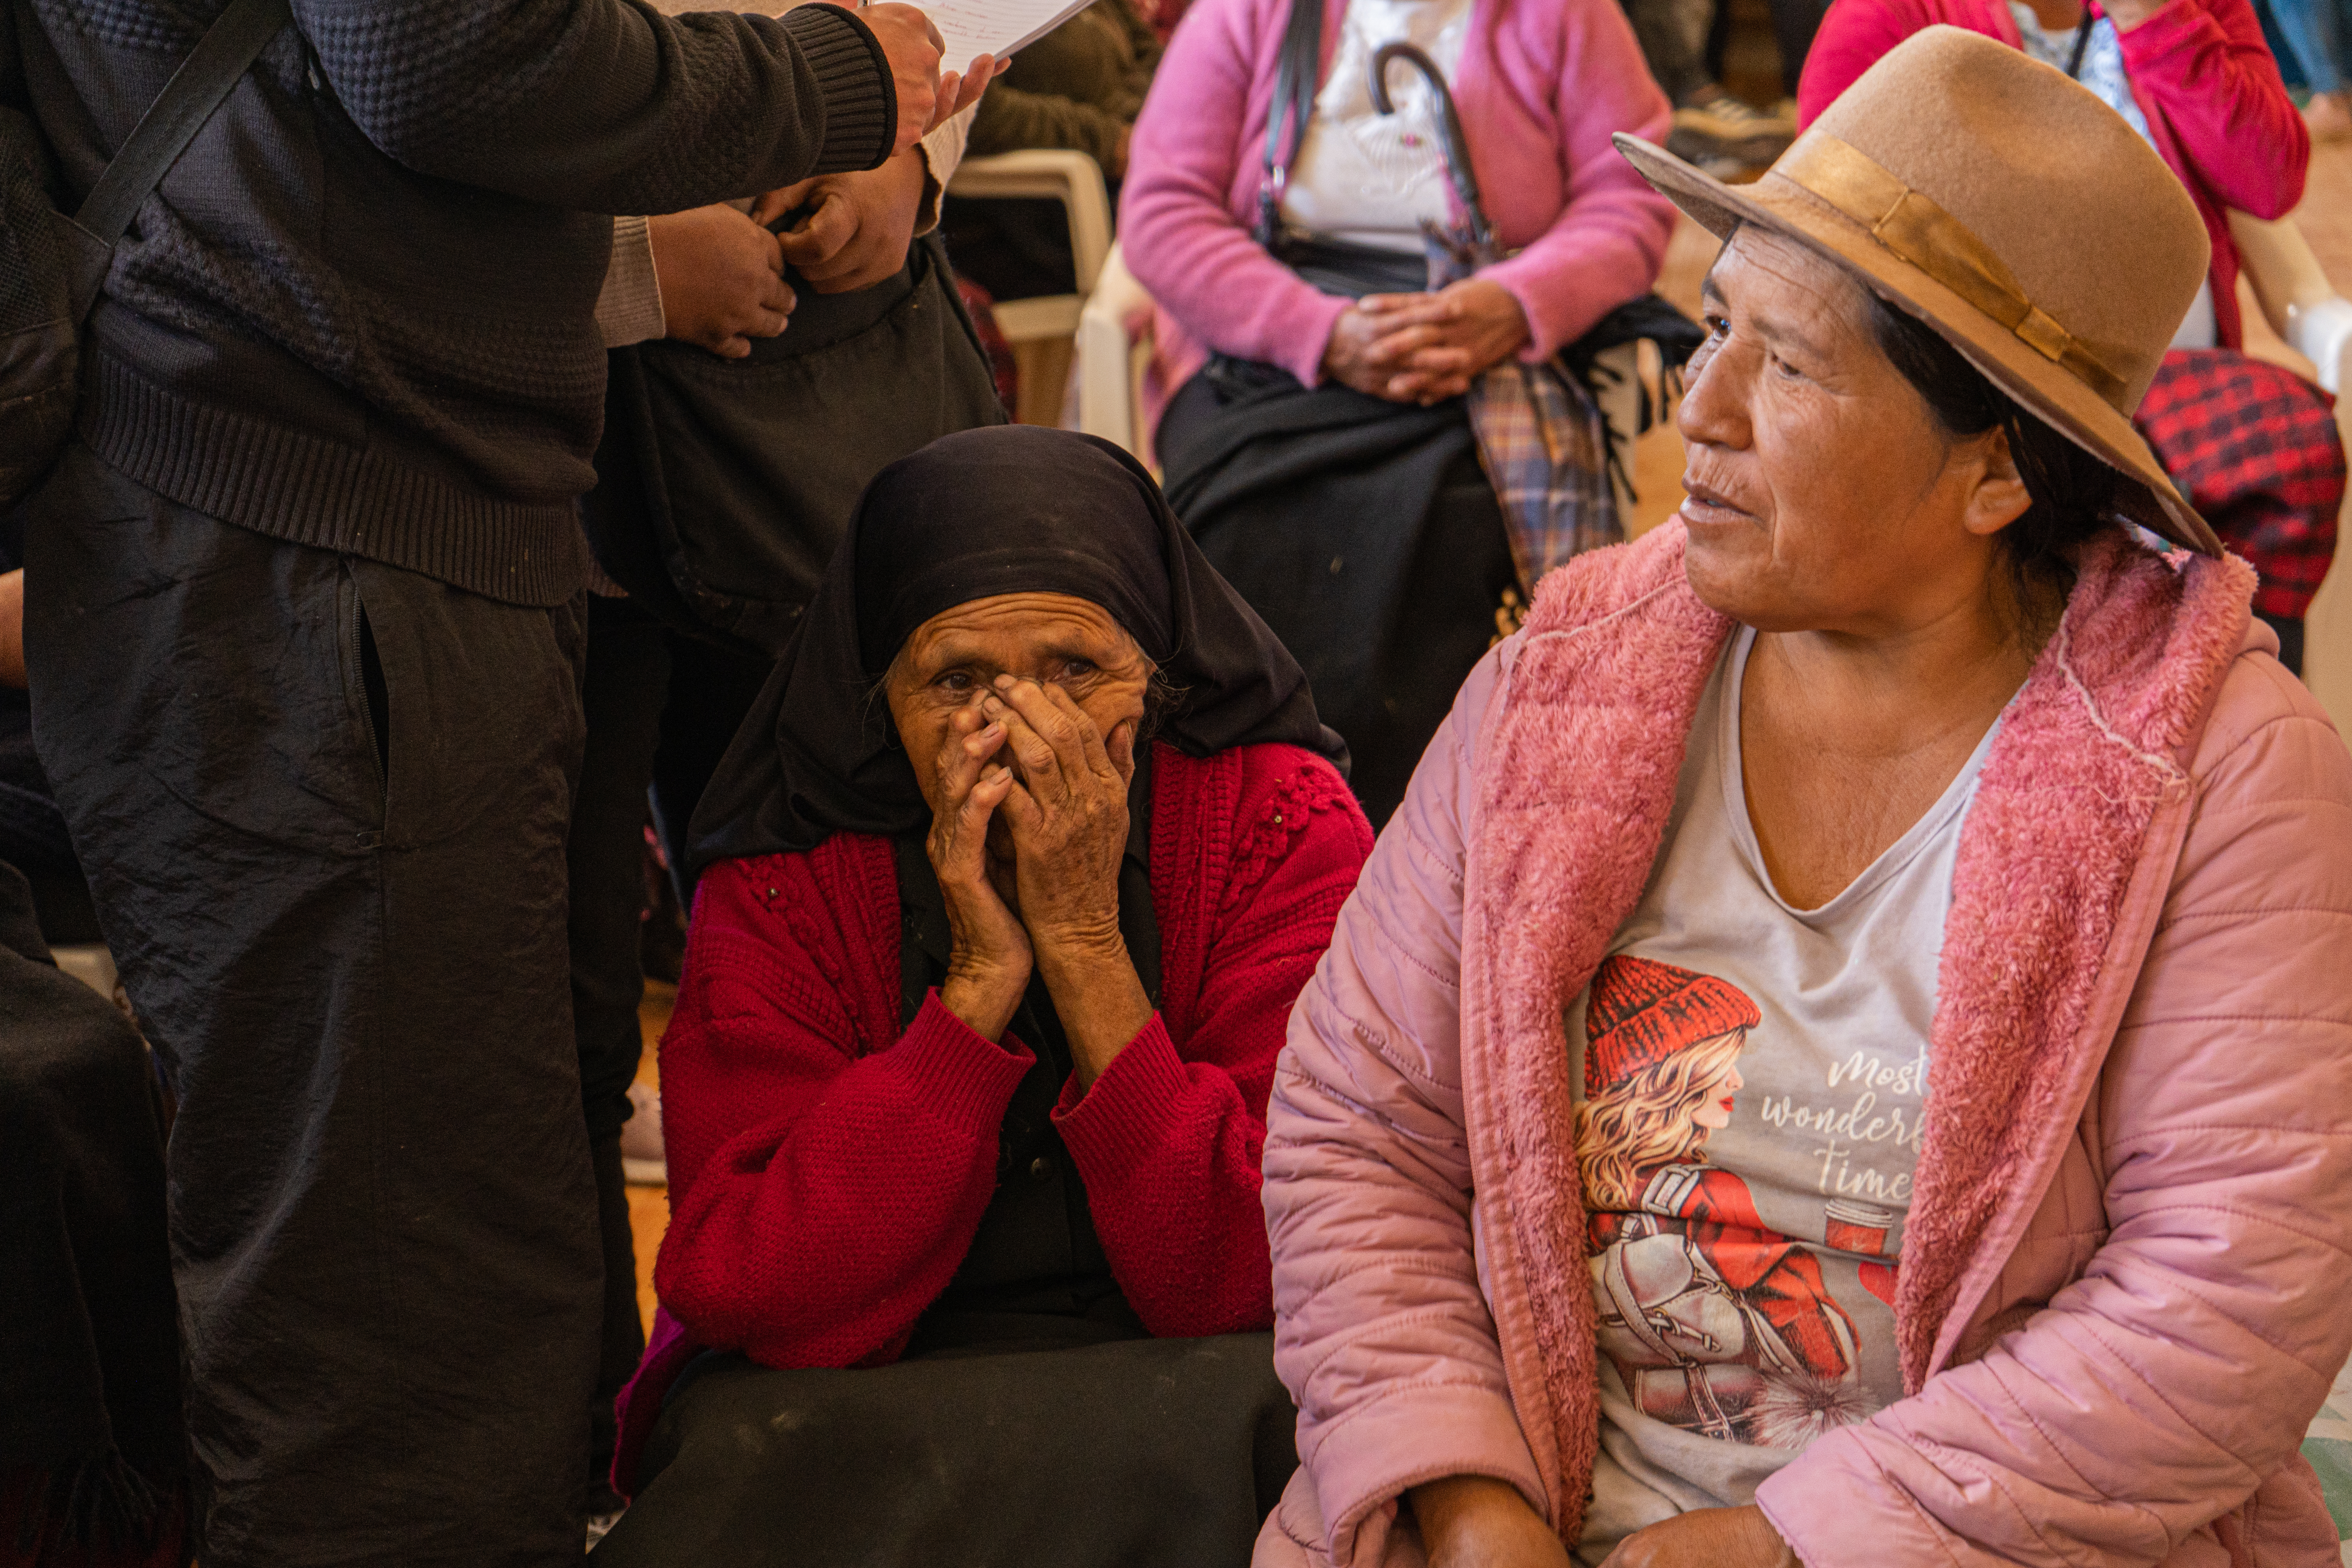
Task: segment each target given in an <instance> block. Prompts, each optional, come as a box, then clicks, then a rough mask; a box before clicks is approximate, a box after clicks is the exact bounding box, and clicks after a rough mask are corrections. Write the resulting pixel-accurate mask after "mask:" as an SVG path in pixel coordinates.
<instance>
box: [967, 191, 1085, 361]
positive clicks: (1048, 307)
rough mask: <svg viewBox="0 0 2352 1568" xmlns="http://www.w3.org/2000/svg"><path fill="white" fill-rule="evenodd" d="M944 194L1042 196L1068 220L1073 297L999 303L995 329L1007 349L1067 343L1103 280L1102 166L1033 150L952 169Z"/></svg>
mask: <svg viewBox="0 0 2352 1568" xmlns="http://www.w3.org/2000/svg"><path fill="white" fill-rule="evenodd" d="M948 190H949V192H950V194H952V195H959V196H974V197H982V198H987V197H1004V196H1042V197H1046V198H1049V199H1051V200H1054V201H1057V202H1060V203H1061V204H1062V205H1063V208H1064V209H1065V210H1066V212H1067V213H1068V214H1069V218H1070V257H1071V259H1072V260H1073V262H1075V263H1076V272H1077V279H1078V291H1077V292H1076V293H1075V294H1049V295H1046V296H1045V297H1044V298H1043V299H1037V300H998V301H997V302H996V305H995V310H996V324H997V326H998V327H999V328H1000V329H1001V330H1002V331H1003V333H1004V341H1005V342H1009V343H1028V342H1041V341H1043V340H1045V339H1047V338H1066V337H1068V336H1070V335H1071V334H1072V333H1074V332H1076V331H1077V330H1078V313H1079V311H1080V310H1081V309H1082V308H1083V307H1084V306H1085V304H1086V300H1087V296H1088V295H1090V294H1092V293H1093V292H1094V291H1095V285H1096V281H1097V279H1099V278H1100V277H1101V275H1102V267H1103V258H1104V256H1105V255H1106V254H1108V251H1109V249H1110V192H1109V190H1108V187H1106V186H1105V185H1104V184H1103V174H1102V169H1101V166H1100V165H1098V164H1097V163H1096V162H1095V161H1094V160H1093V159H1092V158H1090V157H1088V156H1087V154H1085V153H1076V152H1071V151H1069V150H1068V149H1066V148H1059V147H1034V148H1028V149H1025V150H1024V151H1021V152H1018V153H996V154H994V155H993V156H992V157H986V158H966V159H965V160H964V161H963V162H962V163H960V164H958V165H957V166H956V172H955V174H954V175H953V177H951V178H950V180H949V181H948Z"/></svg>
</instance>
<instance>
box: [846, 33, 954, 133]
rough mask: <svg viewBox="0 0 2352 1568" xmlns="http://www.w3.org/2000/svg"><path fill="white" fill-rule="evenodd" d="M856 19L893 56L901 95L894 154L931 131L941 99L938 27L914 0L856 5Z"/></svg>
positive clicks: (893, 73) (894, 80) (892, 72)
mask: <svg viewBox="0 0 2352 1568" xmlns="http://www.w3.org/2000/svg"><path fill="white" fill-rule="evenodd" d="M857 16H858V19H859V20H861V21H863V22H864V23H865V24H866V26H867V27H868V28H869V29H871V30H872V32H873V34H874V41H875V42H876V43H878V44H880V45H881V46H882V54H883V58H886V59H887V60H888V61H889V62H890V85H891V89H892V90H893V91H895V92H896V93H897V94H898V140H897V142H894V143H893V144H892V146H891V148H890V152H891V154H892V156H894V157H895V156H896V155H898V153H903V152H905V151H906V150H907V149H908V148H909V147H912V146H913V145H914V144H915V143H916V142H919V141H921V140H922V139H923V137H924V136H925V135H926V134H927V133H929V131H930V128H931V121H932V119H933V115H934V111H935V110H937V109H938V107H939V101H940V57H941V55H942V53H943V52H944V51H943V48H942V46H941V44H940V30H939V29H938V28H937V27H934V26H931V23H930V20H929V18H928V17H927V16H924V15H923V13H922V12H921V11H920V10H919V9H918V8H917V7H915V6H912V5H902V4H899V3H898V0H884V3H883V4H882V5H866V6H861V7H860V8H859V9H858V13H857Z"/></svg>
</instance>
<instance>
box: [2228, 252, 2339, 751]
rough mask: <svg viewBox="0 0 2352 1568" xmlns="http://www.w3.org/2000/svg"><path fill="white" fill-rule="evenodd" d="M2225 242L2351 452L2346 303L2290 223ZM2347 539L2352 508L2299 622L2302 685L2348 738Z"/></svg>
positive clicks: (2337, 533)
mask: <svg viewBox="0 0 2352 1568" xmlns="http://www.w3.org/2000/svg"><path fill="white" fill-rule="evenodd" d="M2230 237H2231V240H2233V241H2234V242H2235V243H2236V245H2237V247H2238V259H2239V261H2240V263H2241V264H2242V267H2243V269H2244V272H2245V278H2246V282H2247V284H2248V285H2249V286H2250V287H2251V288H2252V290H2253V295H2254V299H2255V300H2256V301H2257V302H2258V303H2259V304H2260V305H2261V306H2262V308H2263V316H2264V318H2265V319H2267V320H2268V321H2269V322H2270V325H2271V330H2272V331H2275V332H2276V333H2278V335H2279V337H2280V339H2281V340H2282V341H2284V342H2285V344H2286V346H2287V347H2289V348H2291V349H2293V350H2294V352H2295V353H2299V354H2301V355H2302V356H2303V357H2304V358H2305V359H2307V360H2309V361H2310V362H2311V364H2312V368H2313V370H2314V371H2315V372H2316V373H2317V376H2318V381H2319V384H2320V385H2321V386H2323V387H2326V389H2327V390H2328V391H2330V392H2332V393H2334V394H2336V429H2337V431H2339V432H2340V433H2341V434H2342V435H2343V437H2344V438H2345V445H2346V447H2347V448H2352V401H2347V399H2346V398H2345V396H2344V390H2345V384H2346V382H2347V379H2352V300H2346V299H2345V298H2344V297H2343V296H2342V295H2341V294H2339V293H2338V292H2337V291H2336V286H2335V285H2334V284H2333V283H2330V282H2329V281H2328V279H2327V274H2326V272H2325V271H2324V270H2322V269H2321V268H2320V265H2319V258H2317V257H2315V256H2314V255H2313V254H2312V253H2311V245H2310V242H2309V241H2307V240H2305V238H2304V237H2303V231H2302V230H2301V229H2299V228H2297V227H2295V226H2294V221H2293V220H2292V219H2288V218H2279V219H2275V220H2273V221H2270V222H2265V221H2263V219H2261V218H2257V217H2251V216H2247V215H2246V214H2244V213H2242V212H2233V213H2231V215H2230ZM2347 537H2352V500H2347V503H2346V505H2345V510H2344V515H2343V517H2342V518H2340V519H2339V520H2338V521H2337V523H2336V562H2335V564H2334V566H2333V567H2332V568H2330V570H2329V572H2328V574H2327V580H2326V582H2325V583H2322V584H2320V586H2319V594H2318V596H2317V597H2315V599H2313V600H2312V602H2311V611H2310V613H2309V614H2308V615H2307V616H2305V618H2304V626H2303V679H2304V684H2305V685H2306V686H2308V687H2310V688H2311V694H2312V695H2313V696H2314V697H2316V698H2318V699H2319V702H2320V706H2321V707H2323V708H2325V709H2326V710H2327V716H2328V717H2329V718H2331V719H2333V720H2335V721H2336V729H2337V730H2339V731H2343V732H2344V733H2345V734H2347V735H2352V572H2348V571H2347V569H2346V567H2345V564H2344V541H2345V540H2346V539H2347Z"/></svg>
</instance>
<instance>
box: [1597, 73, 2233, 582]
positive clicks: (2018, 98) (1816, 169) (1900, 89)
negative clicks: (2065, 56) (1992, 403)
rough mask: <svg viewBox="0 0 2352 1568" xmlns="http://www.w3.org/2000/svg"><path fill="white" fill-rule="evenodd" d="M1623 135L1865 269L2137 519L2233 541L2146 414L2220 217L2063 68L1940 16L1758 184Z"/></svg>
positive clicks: (2176, 535)
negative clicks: (2152, 443) (2102, 467)
mask: <svg viewBox="0 0 2352 1568" xmlns="http://www.w3.org/2000/svg"><path fill="white" fill-rule="evenodd" d="M1616 142H1617V150H1618V151H1619V152H1621V153H1623V154H1624V155H1625V156H1626V157H1627V158H1628V159H1630V160H1631V161H1632V162H1633V166H1634V167H1635V168H1636V169H1639V170H1640V171H1641V172H1642V176H1643V178H1644V179H1646V180H1648V181H1649V182H1650V184H1653V185H1654V186H1656V187H1657V188H1658V189H1659V190H1660V191H1661V192H1663V193H1664V195H1667V196H1669V197H1671V198H1673V200H1674V202H1675V205H1677V206H1679V207H1681V208H1682V209H1683V211H1685V212H1686V213H1688V214H1690V216H1692V217H1693V218H1695V219H1696V220H1697V221H1698V222H1699V223H1701V224H1703V225H1705V226H1706V227H1707V228H1709V229H1711V230H1713V231H1714V232H1715V233H1716V234H1717V235H1718V236H1720V237H1723V238H1725V239H1728V238H1730V237H1731V234H1732V231H1733V230H1734V229H1736V228H1738V226H1740V225H1741V224H1757V225H1760V226H1763V227H1765V228H1768V229H1770V230H1772V231H1774V232H1775V233H1779V234H1784V235H1787V236H1789V237H1790V238H1792V239H1795V240H1798V241H1800V242H1801V243H1802V244H1804V245H1806V246H1808V247H1811V248H1812V249H1814V250H1816V251H1819V252H1820V253H1821V254H1822V255H1823V256H1825V257H1828V258H1830V259H1831V260H1832V261H1836V262H1839V263H1842V264H1843V265H1844V266H1845V267H1847V268H1851V269H1852V270H1853V272H1854V273H1855V274H1857V275H1858V276H1859V277H1860V278H1861V279H1862V280H1863V282H1864V284H1866V285H1867V286H1868V287H1869V288H1870V289H1873V290H1874V292H1876V293H1877V294H1879V295H1880V296H1881V297H1882V298H1884V299H1885V300H1888V301H1889V302H1891V303H1893V304H1895V305H1896V306H1898V307H1900V308H1901V309H1902V310H1906V311H1908V312H1909V313H1910V314H1912V315H1914V316H1916V317H1917V318H1918V319H1919V320H1920V321H1925V322H1926V323H1927V325H1928V326H1930V327H1932V328H1934V329H1935V330H1936V331H1937V332H1938V333H1940V334H1941V335H1942V336H1943V337H1944V338H1945V339H1946V340H1947V341H1948V342H1950V343H1951V344H1952V346H1953V347H1955V348H1957V349H1958V350H1959V351H1960V353H1963V354H1965V355H1967V356H1968V359H1969V363H1971V364H1974V365H1975V366H1976V367H1977V368H1978V369H1979V370H1980V371H1982V372H1983V373H1984V374H1986V375H1987V376H1988V377H1990V379H1991V380H1992V382H1993V384H1995V385H1997V386H1999V387H2000V389H2001V390H2002V391H2004V392H2006V393H2008V394H2009V395H2011V397H2014V398H2016V399H2017V401H2018V402H2019V403H2020V404H2021V405H2024V406H2025V407H2026V408H2027V409H2029V410H2030V411H2032V413H2034V414H2037V415H2039V416H2041V417H2042V418H2043V419H2045V420H2047V421H2048V422H2049V423H2050V424H2052V425H2053V426H2056V427H2057V428H2058V429H2059V430H2061V431H2063V432H2064V433H2065V435H2067V436H2068V437H2071V438H2072V439H2073V440H2074V442H2075V443H2076V444H2077V445H2078V446H2080V447H2084V449H2085V450H2087V451H2089V452H2091V453H2093V454H2095V456H2097V457H2098V458H2101V459H2103V460H2104V461H2105V462H2107V463H2109V464H2111V465H2112V466H2114V467H2115V468H2118V469H2120V470H2122V472H2123V474H2124V475H2125V477H2126V479H2129V480H2132V481H2135V482H2133V483H2127V484H2126V485H2124V486H2123V487H2121V489H2122V492H2123V495H2122V502H2123V506H2122V510H2124V512H2125V513H2126V515H2127V516H2128V517H2130V519H2131V520H2132V521H2136V522H2141V523H2145V524H2147V526H2148V527H2149V528H2152V529H2154V530H2155V531H2157V532H2158V533H2161V534H2163V535H2164V536H2165V537H2166V538H2168V539H2169V540H2172V541H2173V542H2176V543H2179V544H2185V545H2187V546H2188V547H2189V549H2191V550H2197V551H2201V552H2204V553H2205V554H2208V555H2219V554H2221V541H2220V540H2218V539H2216V538H2215V537H2214V536H2213V531H2212V530H2211V529H2210V528H2209V527H2207V526H2206V523H2205V520H2204V519H2203V518H2201V517H2200V516H2198V515H2197V513H2196V510H2194V509H2193V508H2191V507H2190V506H2189V503H2188V502H2187V501H2186V500H2182V499H2181V495H2180V492H2179V489H2176V488H2175V487H2174V485H2173V483H2172V481H2171V480H2170V479H2167V478H2166V477H2165V472H2164V469H2163V468H2162V466H2161V465H2159V464H2158V462H2157V460H2156V456H2155V454H2154V453H2152V452H2150V451H2149V450H2148V447H2147V442H2146V441H2144V440H2142V439H2141V438H2140V435H2139V432H2138V431H2137V430H2135V429H2134V428H2132V422H2131V416H2132V412H2133V410H2135V409H2137V407H2138V406H2139V404H2140V399H2141V398H2143V397H2145V396H2146V395H2147V387H2148V383H2149V382H2150V381H2152V380H2154V379H2155V376H2156V370H2157V366H2158V363H2160V362H2161V361H2162V360H2163V358H2164V351H2165V349H2166V348H2167V347H2168V345H2169V344H2170V343H2171V342H2172V335H2173V333H2174V332H2175V331H2177V330H2179V325H2180V319H2181V317H2182V316H2183V315H2185V314H2187V312H2188V310H2189V302H2190V301H2191V300H2194V299H2195V298H2196V297H2197V289H2198V286H2199V285H2200V283H2202V282H2203V281H2204V279H2205V269H2206V265H2207V263H2208V261H2209V260H2210V250H2209V247H2208V245H2207V242H2206V238H2205V226H2204V223H2203V222H2202V221H2201V220H2200V218H2199V217H2198V216H2197V208H2196V206H2195V205H2193V204H2192V203H2191V202H2190V201H2189V193H2188V192H2187V191H2185V190H2183V189H2182V188H2181V185H2180V182H2179V180H2177V179H2175V178H2174V177H2173V174H2172V171H2171V170H2170V169H2168V168H2167V167H2166V166H2165V163H2164V160H2163V159H2162V158H2160V157H2158V155H2157V153H2156V150H2155V149H2154V148H2152V147H2150V146H2149V145H2148V144H2147V142H2145V141H2144V140H2142V139H2141V137H2140V136H2139V134H2138V133H2137V132H2135V131H2133V130H2132V128H2131V127H2130V126H2128V125H2126V124H2125V123H2124V121H2123V119H2122V117H2121V116H2119V115H2117V114H2116V112H2115V111H2114V110H2111V109H2109V108H2108V107H2107V106H2106V105H2105V104H2104V103H2102V102H2100V101H2099V100H2098V99H2097V98H2096V97H2095V96H2094V95H2093V94H2092V93H2091V92H2090V90H2089V89H2086V88H2084V87H2083V86H2082V85H2081V84H2080V83H2078V82H2074V81H2072V80H2070V79H2068V78H2067V77H2066V75H2065V73H2064V72H2063V71H2059V70H2054V69H2053V68H2051V67H2049V66H2045V65H2043V64H2042V63H2041V62H2039V61H2038V60H2034V59H2032V58H2028V57H2027V56H2026V55H2024V54H2023V53H2021V52H2020V51H2019V50H2016V49H2012V48H2010V47H2008V46H2006V45H2004V44H2001V43H2000V42H1998V41H1996V40H1994V39H1991V38H1988V37H1982V36H1981V35H1979V34H1976V33H1970V32H1967V31H1964V30H1963V29H1961V28H1958V27H1949V26H1935V27H1929V28H1927V30H1926V31H1924V32H1919V33H1915V34H1913V35H1912V36H1911V37H1908V38H1906V39H1905V40H1904V41H1903V42H1902V43H1901V44H1899V45H1897V46H1896V47H1895V48H1894V49H1892V50H1891V51H1889V52H1888V53H1887V54H1886V55H1885V57H1884V58H1881V59H1880V60H1879V61H1878V63H1877V64H1875V65H1874V66H1872V67H1871V68H1870V69H1869V70H1867V71H1866V72H1864V74H1863V77H1862V79H1860V80H1859V81H1857V82H1855V83H1854V84H1853V86H1852V87H1850V88H1848V89H1846V90H1845V92H1844V94H1843V96H1841V97H1840V98H1839V99H1838V100H1837V101H1836V102H1834V103H1832V104H1831V105H1830V106H1829V108H1827V109H1825V110H1822V117H1821V118H1820V119H1819V120H1817V121H1814V122H1813V123H1812V125H1811V127H1809V128H1808V129H1807V130H1806V132H1805V133H1804V134H1803V135H1801V136H1800V137H1798V138H1797V140H1796V142H1795V143H1794V144H1792V145H1791V146H1790V149H1789V150H1788V151H1787V152H1786V153H1782V154H1781V155H1780V161H1779V162H1778V163H1774V164H1773V165H1772V167H1771V170H1770V171H1769V173H1767V174H1765V175H1764V177H1763V178H1762V179H1760V180H1759V181H1758V182H1757V183H1756V184H1752V185H1746V186H1731V185H1727V184H1723V183H1722V182H1721V181H1719V180H1716V179H1712V178H1710V177H1708V176H1707V175H1706V174H1701V173H1700V172H1699V171H1698V170H1696V169H1695V168H1693V167H1692V166H1691V165H1690V164H1688V163H1684V162H1683V161H1682V160H1681V159H1680V158H1677V157H1675V155H1674V154H1673V153H1668V152H1667V151H1665V150H1664V148H1662V147H1655V146H1653V145H1651V144H1650V143H1649V142H1643V141H1642V140H1640V139H1639V138H1638V137H1633V136H1622V135H1621V136H1619V137H1618V138H1617V139H1616Z"/></svg>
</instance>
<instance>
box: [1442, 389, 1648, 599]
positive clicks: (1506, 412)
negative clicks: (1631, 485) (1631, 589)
mask: <svg viewBox="0 0 2352 1568" xmlns="http://www.w3.org/2000/svg"><path fill="white" fill-rule="evenodd" d="M1469 405H1470V428H1471V430H1472V431H1473V432H1474V433H1475V435H1476V436H1477V437H1478V458H1479V460H1480V461H1481V462H1482V463H1484V464H1485V465H1486V478H1487V479H1490V480H1492V481H1493V482H1494V486H1495V493H1496V496H1497V497H1498V498H1499V499H1500V500H1501V501H1502V503H1503V521H1504V524H1505V527H1506V529H1507V531H1508V532H1509V534H1510V536H1511V559H1512V561H1513V563H1515V564H1517V567H1518V569H1519V584H1520V586H1521V587H1522V588H1525V589H1528V590H1532V589H1533V588H1534V587H1535V584H1536V579H1538V577H1541V576H1542V575H1543V574H1545V573H1547V572H1549V571H1550V570H1551V569H1552V568H1553V567H1555V566H1557V565H1559V563H1562V562H1563V561H1566V560H1567V559H1568V558H1569V557H1570V556H1571V555H1577V554H1580V553H1581V552H1584V551H1587V550H1597V549H1599V548H1600V547H1601V545H1604V544H1619V543H1622V542H1624V538H1625V529H1624V525H1623V524H1622V522H1621V521H1619V520H1618V516H1617V496H1616V492H1615V490H1614V489H1613V488H1612V486H1611V484H1610V481H1609V432H1608V430H1607V428H1606V427H1605V426H1603V424H1602V422H1601V410H1600V407H1599V406H1598V405H1596V404H1595V403H1594V402H1593V401H1592V395H1591V393H1590V392H1587V391H1586V390H1585V389H1584V388H1583V387H1582V386H1581V385H1580V384H1578V382H1577V380H1576V378H1575V377H1574V376H1572V375H1570V374H1568V373H1567V372H1565V371H1563V370H1561V369H1560V368H1559V366H1558V365H1557V364H1527V363H1521V362H1519V361H1517V360H1506V361H1505V362H1504V363H1501V364H1498V365H1496V366H1495V368H1494V369H1492V370H1490V371H1488V372H1486V374H1484V375H1481V376H1480V377H1478V379H1477V380H1475V382H1473V383H1471V384H1470V396H1469Z"/></svg>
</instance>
